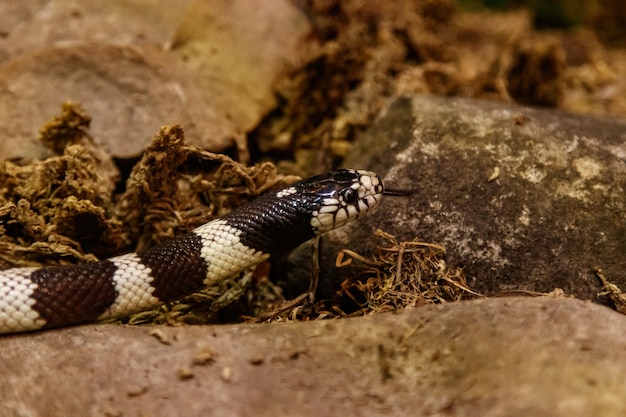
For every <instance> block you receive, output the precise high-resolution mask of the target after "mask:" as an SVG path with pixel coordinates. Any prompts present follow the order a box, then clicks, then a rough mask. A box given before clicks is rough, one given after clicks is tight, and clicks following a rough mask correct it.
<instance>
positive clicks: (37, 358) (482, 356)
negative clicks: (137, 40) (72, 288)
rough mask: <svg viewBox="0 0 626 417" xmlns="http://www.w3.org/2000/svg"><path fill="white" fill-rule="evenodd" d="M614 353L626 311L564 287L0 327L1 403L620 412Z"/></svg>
mask: <svg viewBox="0 0 626 417" xmlns="http://www.w3.org/2000/svg"><path fill="white" fill-rule="evenodd" d="M155 332H156V333H158V334H159V336H160V337H156V336H151V335H150V334H151V333H155ZM625 364H626V318H625V317H624V316H622V315H619V314H617V313H615V312H613V311H611V310H609V309H608V308H606V307H602V306H599V305H596V304H592V303H589V302H583V301H578V300H572V299H550V298H511V299H484V300H475V301H468V302H459V303H450V304H445V305H439V306H433V307H423V308H418V309H413V310H405V311H402V312H399V313H397V314H380V315H374V316H368V317H362V318H357V319H345V320H335V321H316V322H309V323H290V324H272V325H234V326H204V327H179V328H168V327H160V328H153V327H124V326H115V325H92V326H82V327H76V328H70V329H64V330H59V331H48V332H43V333H35V334H24V335H17V336H8V337H3V338H1V339H0V374H1V375H3V379H2V381H1V385H0V397H1V398H2V402H1V403H0V415H2V416H51V415H59V416H60V415H63V416H141V415H149V416H175V415H180V416H189V417H193V416H206V415H216V416H234V415H255V416H280V415H289V416H320V415H345V416H350V415H355V416H356V415H359V416H363V415H368V416H379V415H380V416H382V415H396V416H406V415H453V416H477V415H480V416H509V417H510V416H528V415H532V416H568V417H571V416H623V415H625V413H626V403H625V402H624V393H625V392H626V365H625Z"/></svg>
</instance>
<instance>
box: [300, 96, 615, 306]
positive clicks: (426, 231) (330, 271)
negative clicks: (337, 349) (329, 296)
mask: <svg viewBox="0 0 626 417" xmlns="http://www.w3.org/2000/svg"><path fill="white" fill-rule="evenodd" d="M344 165H345V166H346V167H355V168H365V169H371V170H373V171H376V172H378V173H379V174H381V175H382V176H383V178H384V179H385V182H386V185H387V186H388V187H393V188H402V189H411V190H413V194H412V195H410V196H408V197H386V198H385V199H384V201H383V203H382V204H381V207H380V208H378V209H377V210H375V211H374V213H372V214H371V215H368V216H365V217H364V218H363V219H360V220H359V221H358V222H356V223H355V224H353V225H350V226H348V227H346V228H343V229H340V230H337V231H336V232H333V233H332V234H330V235H328V236H327V237H325V238H324V239H325V242H324V248H325V249H324V251H323V256H322V260H323V265H322V277H324V276H325V277H331V280H332V282H341V281H342V279H343V278H344V277H343V275H342V274H343V271H342V269H337V268H335V266H334V260H335V256H336V254H337V252H338V250H339V249H341V248H345V247H348V248H351V249H353V250H356V251H358V252H361V253H363V254H367V253H368V252H369V250H371V248H372V246H373V243H372V241H373V238H372V231H373V230H375V229H376V228H380V229H382V230H384V231H386V232H388V233H391V234H394V235H397V236H399V238H400V239H403V240H413V239H415V238H419V239H420V240H421V241H427V242H434V243H438V244H441V245H443V246H445V247H446V249H447V261H448V264H449V265H453V266H461V267H463V268H464V272H465V274H466V276H467V277H468V282H469V284H470V287H471V288H473V289H474V290H476V291H479V292H482V293H485V294H494V293H499V292H507V291H517V290H522V291H539V292H550V291H552V290H553V289H555V288H561V289H563V290H564V291H565V293H567V294H571V295H575V296H576V297H579V298H582V299H592V300H597V299H598V298H597V294H598V293H599V292H601V285H600V281H599V280H598V279H597V277H595V276H594V272H593V270H594V268H597V267H600V268H602V270H603V271H604V273H605V274H606V276H607V278H608V279H609V280H610V281H612V282H613V283H615V284H617V285H618V287H620V288H622V290H624V289H626V275H625V274H624V271H625V270H626V120H624V119H613V118H597V117H590V116H583V115H577V114H572V113H565V112H559V111H553V110H547V109H532V108H526V107H518V106H514V105H505V104H501V103H492V102H485V101H477V100H467V99H459V98H441V97H426V96H415V97H410V98H408V97H407V98H400V99H397V100H396V101H395V102H393V104H391V105H390V106H389V107H388V108H387V109H386V111H385V112H384V113H383V114H382V115H381V117H380V118H379V120H378V121H377V122H376V123H375V124H374V125H373V126H372V127H371V128H370V129H369V131H368V132H367V133H366V134H365V135H364V136H363V137H362V138H360V140H359V141H358V143H357V145H356V146H355V149H354V150H353V151H352V152H351V154H350V156H349V157H348V159H347V160H346V161H345V164H344ZM494 173H495V174H494ZM298 256H300V257H307V256H310V255H309V249H307V248H303V250H301V251H299V254H296V256H295V257H294V258H293V259H297V258H298ZM299 262H302V261H301V260H299ZM302 276H306V273H305V272H302V271H301V270H299V269H295V270H294V271H293V272H292V277H293V279H294V280H296V279H300V280H302V279H301V277H302ZM329 285H330V284H327V285H326V286H327V287H328V286H329Z"/></svg>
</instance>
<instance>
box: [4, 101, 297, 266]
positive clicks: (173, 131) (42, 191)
mask: <svg viewBox="0 0 626 417" xmlns="http://www.w3.org/2000/svg"><path fill="white" fill-rule="evenodd" d="M90 120H91V119H90V117H89V115H87V114H86V112H85V111H84V110H83V109H82V107H81V106H80V105H79V104H76V103H65V104H64V105H63V109H62V114H61V115H60V116H59V117H55V118H54V119H52V120H51V121H50V122H48V123H46V124H45V125H44V126H43V127H42V128H41V130H40V140H41V141H42V142H43V143H45V144H46V145H47V146H48V147H49V148H50V149H51V151H52V152H53V153H54V155H52V156H50V157H48V158H46V159H44V160H41V161H19V163H18V162H14V161H0V267H3V268H8V267H14V266H26V265H32V266H35V265H44V264H52V263H64V264H72V263H76V262H78V261H81V262H85V261H95V260H97V259H101V258H105V257H109V256H111V255H113V254H119V253H122V252H128V251H132V250H137V249H145V248H146V247H148V246H151V245H153V244H155V243H158V242H162V241H164V240H166V239H169V238H172V237H174V236H176V235H179V234H183V233H185V232H188V231H189V230H191V229H193V228H194V227H196V226H199V225H200V224H203V223H205V222H207V221H210V220H212V219H213V218H215V217H218V216H221V215H223V214H225V213H226V212H228V211H230V210H232V209H233V208H235V207H237V206H239V205H241V204H243V203H245V202H247V201H249V200H252V199H254V198H255V197H257V196H258V195H260V194H262V193H264V192H265V191H267V190H268V189H270V188H273V187H278V186H282V185H286V184H287V183H290V182H292V181H295V180H297V179H298V178H297V177H294V176H283V175H279V174H278V173H277V171H276V168H275V167H274V165H273V164H271V163H261V164H257V165H255V166H252V167H245V166H243V165H241V164H239V163H238V162H237V161H234V160H232V159H231V158H229V157H228V156H226V155H218V154H213V153H211V152H207V151H204V150H202V149H198V148H196V147H193V146H189V145H187V144H186V143H185V140H184V133H183V130H182V128H181V127H180V126H176V125H175V126H165V127H163V128H161V130H160V132H159V133H158V134H157V136H156V137H155V139H154V140H153V142H152V144H151V145H150V146H149V147H148V149H146V151H145V152H144V154H143V156H142V158H141V160H140V161H139V162H138V163H137V164H136V166H135V167H134V168H133V170H132V173H131V175H130V177H129V178H128V179H127V180H126V187H125V190H124V191H123V192H122V193H121V194H117V193H116V186H117V185H118V182H119V175H120V174H119V171H118V169H117V167H116V166H115V164H114V162H113V160H112V158H111V157H110V155H108V154H107V152H106V151H105V150H103V149H102V147H99V146H97V145H96V144H95V141H94V140H93V139H92V137H91V135H90V133H89V123H90Z"/></svg>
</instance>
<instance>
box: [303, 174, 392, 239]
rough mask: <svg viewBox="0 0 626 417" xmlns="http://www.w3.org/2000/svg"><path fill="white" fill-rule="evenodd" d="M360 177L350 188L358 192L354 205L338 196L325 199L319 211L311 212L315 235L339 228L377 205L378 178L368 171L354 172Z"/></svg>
mask: <svg viewBox="0 0 626 417" xmlns="http://www.w3.org/2000/svg"><path fill="white" fill-rule="evenodd" d="M355 172H356V173H357V174H359V175H360V177H359V178H358V180H356V179H355V181H354V184H352V185H351V186H350V188H352V189H353V190H357V191H358V196H359V200H358V201H357V203H356V205H355V204H348V203H347V202H345V201H343V198H342V197H341V196H339V199H337V198H325V199H324V200H323V201H322V207H321V208H320V210H319V211H315V212H313V217H312V218H311V226H312V227H313V229H315V231H316V234H322V233H326V232H328V231H329V230H332V229H335V228H338V227H341V226H343V225H345V224H346V223H348V222H351V221H352V220H354V219H356V218H357V217H358V216H359V215H361V214H363V213H365V212H366V211H367V210H369V209H371V208H372V207H374V206H375V205H376V204H378V201H379V200H380V197H381V196H380V195H379V194H380V193H379V191H378V189H379V187H380V180H379V179H378V176H377V175H376V174H375V173H373V172H370V171H365V170H358V171H355Z"/></svg>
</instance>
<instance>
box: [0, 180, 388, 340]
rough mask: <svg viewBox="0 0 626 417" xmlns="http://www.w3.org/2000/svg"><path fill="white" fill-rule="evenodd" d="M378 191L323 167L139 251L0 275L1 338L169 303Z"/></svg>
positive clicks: (318, 228)
mask: <svg viewBox="0 0 626 417" xmlns="http://www.w3.org/2000/svg"><path fill="white" fill-rule="evenodd" d="M382 194H383V183H382V180H381V178H380V177H379V176H378V175H376V174H375V173H373V172H370V171H364V170H335V171H330V172H329V173H327V174H324V175H318V176H315V177H311V178H309V179H307V180H304V181H300V182H297V183H294V184H291V185H288V186H286V187H284V188H282V189H280V190H278V191H273V192H271V193H269V194H265V195H263V196H261V197H259V198H257V199H256V200H254V201H252V202H251V203H249V204H247V205H244V206H242V207H240V208H239V209H236V210H234V211H232V212H230V213H229V214H227V215H225V216H223V217H221V218H218V219H216V220H213V221H211V222H208V223H206V224H204V225H202V226H200V227H198V228H196V229H194V230H193V231H192V232H191V233H189V234H187V235H184V236H181V237H178V238H175V239H173V240H171V241H169V242H167V243H163V244H160V245H156V246H154V247H152V248H150V249H148V250H146V251H142V252H138V253H128V254H125V255H121V256H116V257H113V258H109V259H106V260H103V261H100V262H95V263H87V264H82V265H73V266H49V267H41V268H13V269H8V270H4V271H0V334H2V333H17V332H23V331H32V330H40V329H47V328H55V327H63V326H70V325H74V324H80V323H88V322H93V321H97V320H101V319H105V318H111V317H120V316H125V315H128V314H132V313H136V312H139V311H144V310H147V309H150V308H153V307H155V306H158V305H160V304H162V303H166V302H170V301H174V300H177V299H179V298H181V297H183V296H185V295H189V294H192V293H194V292H197V291H199V290H200V289H202V288H204V287H205V286H207V285H211V284H215V283H217V282H219V281H221V280H224V279H227V278H230V277H232V276H234V275H236V274H237V273H239V272H241V271H244V270H246V269H248V268H250V267H252V266H254V265H256V264H258V263H260V262H262V261H264V260H266V259H268V258H269V257H270V256H271V255H277V254H284V253H288V252H290V251H291V250H293V249H295V248H296V247H297V246H299V245H301V244H302V243H304V242H306V241H307V240H309V239H311V238H313V237H315V236H316V235H320V234H323V233H325V232H327V231H329V230H332V229H334V228H337V227H340V226H343V225H344V224H346V223H348V222H350V221H352V220H354V219H356V218H357V217H359V216H360V215H362V214H364V213H366V212H367V211H368V210H370V209H371V208H372V207H374V206H375V205H376V204H377V203H378V202H379V201H380V200H381V198H382Z"/></svg>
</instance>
